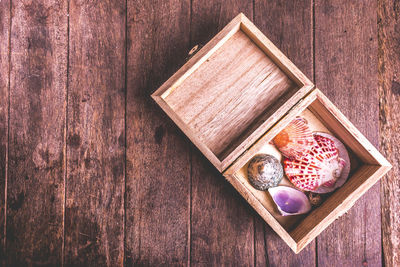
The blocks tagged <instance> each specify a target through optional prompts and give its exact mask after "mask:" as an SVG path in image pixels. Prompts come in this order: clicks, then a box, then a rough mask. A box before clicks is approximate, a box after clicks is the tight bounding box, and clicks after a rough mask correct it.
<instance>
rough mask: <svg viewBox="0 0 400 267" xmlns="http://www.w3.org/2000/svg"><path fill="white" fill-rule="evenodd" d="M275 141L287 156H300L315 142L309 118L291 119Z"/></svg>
mask: <svg viewBox="0 0 400 267" xmlns="http://www.w3.org/2000/svg"><path fill="white" fill-rule="evenodd" d="M273 142H274V144H275V146H276V147H277V148H278V149H279V150H280V151H281V153H282V154H283V155H284V156H285V157H287V158H291V159H295V158H300V157H301V156H302V155H303V153H304V152H306V151H308V150H310V149H311V147H312V146H313V145H314V144H315V140H314V137H313V134H312V132H311V129H310V128H309V127H308V124H307V120H306V119H304V118H302V117H296V118H295V119H294V120H293V121H291V122H290V123H289V124H288V126H286V128H285V129H283V130H282V131H281V132H280V133H279V134H277V135H276V136H275V137H274V139H273Z"/></svg>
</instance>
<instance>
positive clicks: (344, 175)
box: [313, 132, 350, 194]
mask: <svg viewBox="0 0 400 267" xmlns="http://www.w3.org/2000/svg"><path fill="white" fill-rule="evenodd" d="M313 134H314V136H315V135H321V136H323V137H327V138H329V139H331V140H332V141H333V142H334V143H335V146H336V148H337V150H338V153H339V158H341V159H343V160H344V161H345V162H346V164H345V166H344V167H343V170H342V173H341V174H340V177H339V179H337V181H336V183H335V186H334V187H325V186H320V187H319V188H318V189H317V190H315V191H314V192H316V193H319V194H324V193H329V192H332V191H333V190H335V189H336V188H339V187H341V186H342V185H343V184H344V183H345V182H346V181H347V178H348V177H349V174H350V157H349V153H348V152H347V149H346V147H345V146H344V144H343V143H342V142H341V141H340V140H339V139H337V138H336V137H334V136H332V135H330V134H328V133H323V132H314V133H313Z"/></svg>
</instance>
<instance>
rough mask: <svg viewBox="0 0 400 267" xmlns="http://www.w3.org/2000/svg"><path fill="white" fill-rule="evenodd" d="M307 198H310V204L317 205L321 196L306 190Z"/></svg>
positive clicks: (320, 200)
mask: <svg viewBox="0 0 400 267" xmlns="http://www.w3.org/2000/svg"><path fill="white" fill-rule="evenodd" d="M308 199H309V200H310V203H311V205H312V206H316V207H318V206H319V205H321V202H322V198H321V195H319V194H317V193H313V192H308Z"/></svg>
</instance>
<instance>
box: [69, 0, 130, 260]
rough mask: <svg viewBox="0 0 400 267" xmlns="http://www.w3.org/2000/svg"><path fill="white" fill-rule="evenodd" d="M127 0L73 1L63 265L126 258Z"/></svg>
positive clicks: (70, 11)
mask: <svg viewBox="0 0 400 267" xmlns="http://www.w3.org/2000/svg"><path fill="white" fill-rule="evenodd" d="M125 12H126V8H125V1H91V2H87V1H71V2H70V7H69V19H70V23H69V25H70V31H69V46H70V49H69V79H68V107H67V109H68V114H67V115H68V117H67V119H68V122H67V137H66V138H67V177H66V207H65V255H64V260H65V265H66V266H94V265H100V266H122V265H123V260H124V186H125V56H124V55H125Z"/></svg>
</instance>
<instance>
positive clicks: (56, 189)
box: [5, 0, 68, 266]
mask: <svg viewBox="0 0 400 267" xmlns="http://www.w3.org/2000/svg"><path fill="white" fill-rule="evenodd" d="M11 14H12V17H11V21H12V22H11V31H12V33H11V40H10V42H11V49H12V52H11V66H10V74H9V75H10V76H9V79H10V85H9V86H10V87H9V103H10V106H9V140H8V142H9V146H8V177H7V181H6V183H7V188H6V190H7V193H6V194H7V199H6V202H7V206H6V209H7V210H6V216H7V217H6V252H5V254H6V261H7V263H8V264H10V265H11V264H14V265H17V266H18V265H21V266H22V265H56V264H60V263H61V262H62V259H61V258H62V248H63V237H64V235H63V224H64V223H63V213H64V190H65V189H64V181H63V173H64V131H65V103H66V80H67V75H66V74H67V71H66V70H67V47H68V40H67V27H68V23H67V16H66V14H67V2H66V1H51V0H49V1H41V2H36V1H34V2H31V1H17V2H12V9H11ZM5 27H6V26H5Z"/></svg>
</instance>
